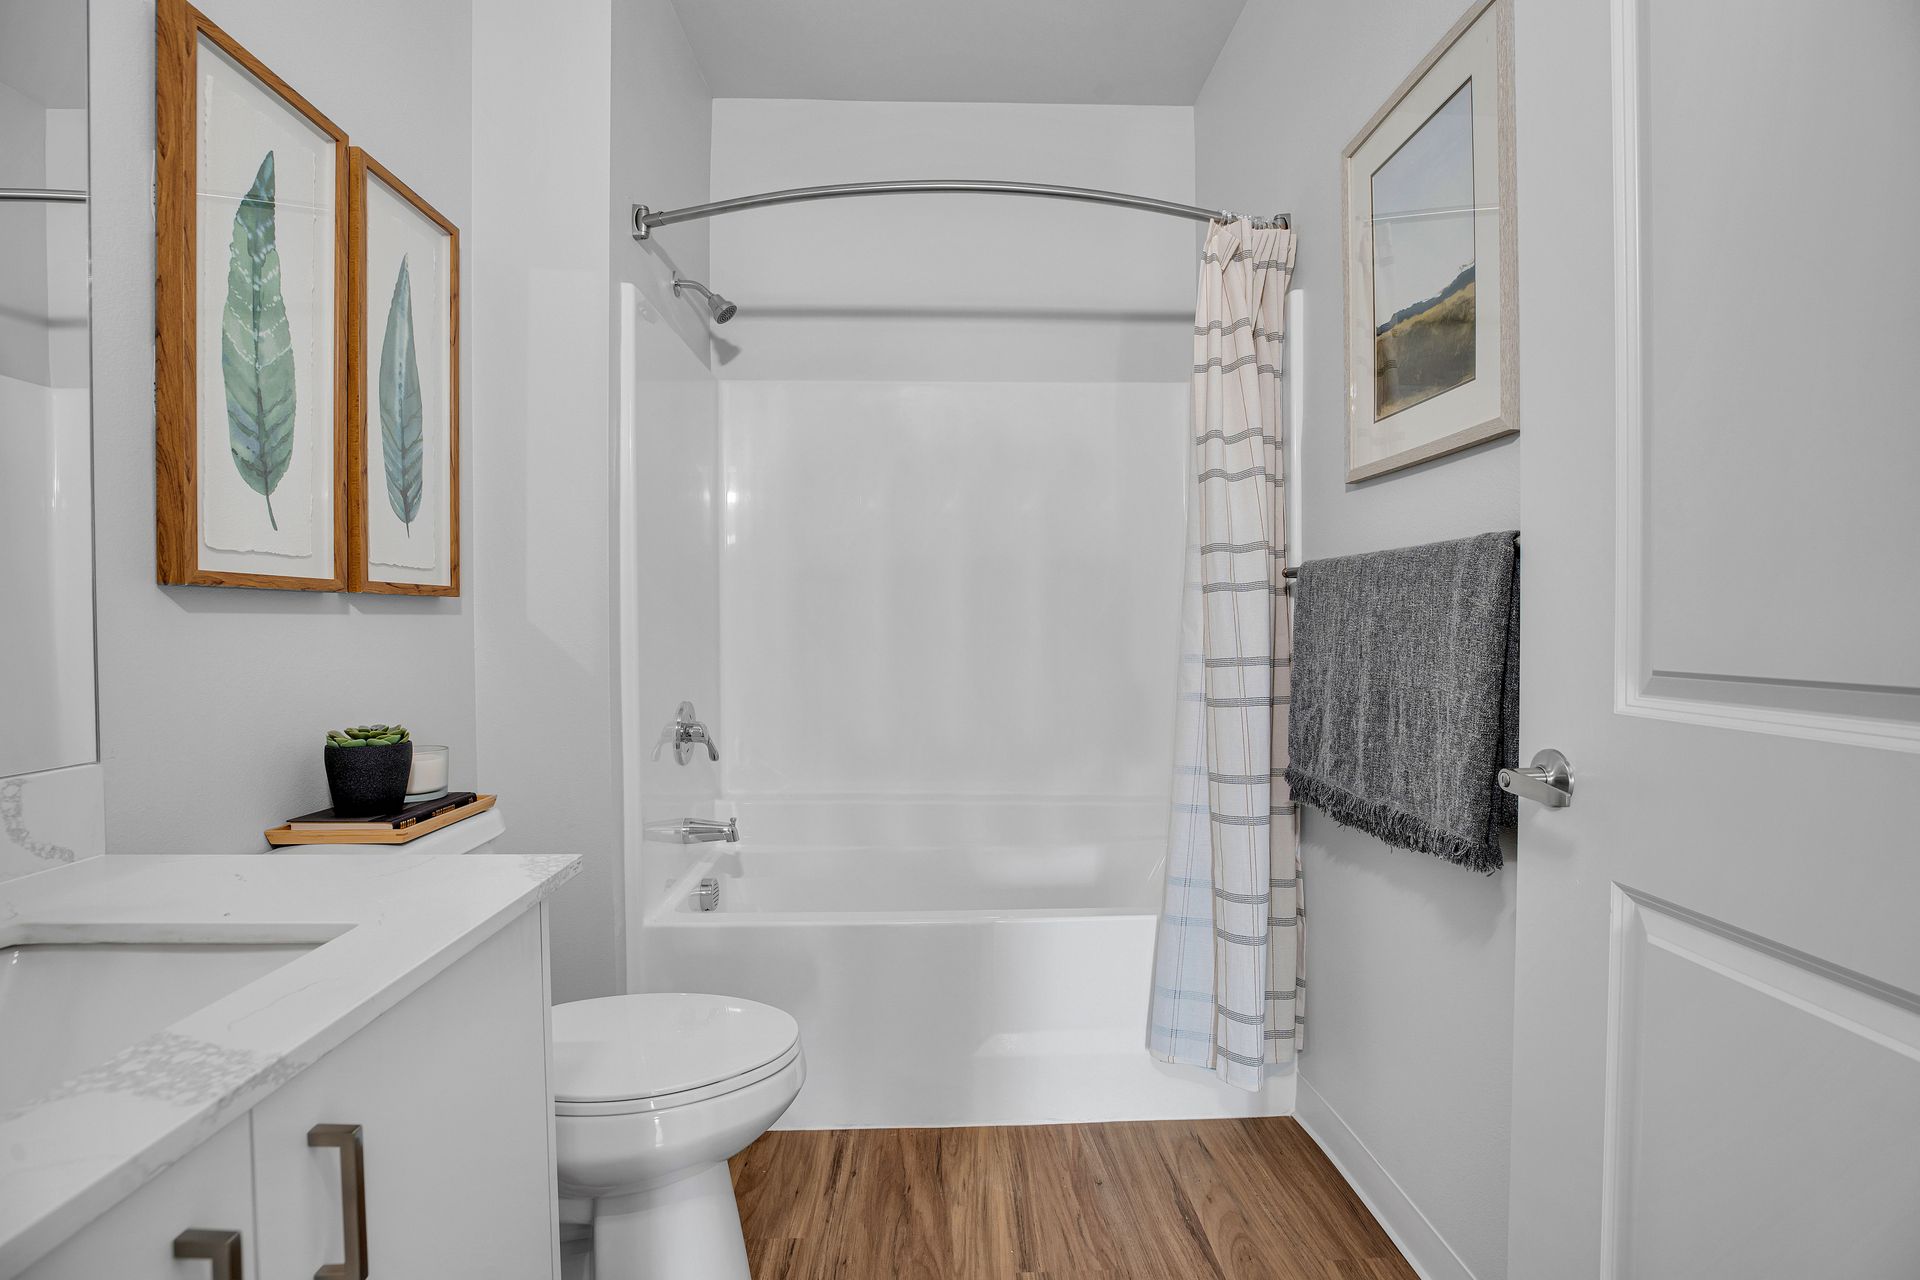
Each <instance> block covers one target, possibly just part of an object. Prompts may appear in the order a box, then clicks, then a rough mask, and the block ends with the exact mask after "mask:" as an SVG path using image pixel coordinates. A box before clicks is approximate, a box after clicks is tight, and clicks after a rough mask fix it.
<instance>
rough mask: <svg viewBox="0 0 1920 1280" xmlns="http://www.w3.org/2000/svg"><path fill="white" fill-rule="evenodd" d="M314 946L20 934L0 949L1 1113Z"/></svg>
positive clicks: (308, 944) (27, 1100)
mask: <svg viewBox="0 0 1920 1280" xmlns="http://www.w3.org/2000/svg"><path fill="white" fill-rule="evenodd" d="M318 945H320V944H319V943H315V942H296V943H257V942H247V943H222V942H207V943H105V942H102V943H59V944H39V943H29V944H26V945H22V946H17V947H4V948H0V1044H4V1045H5V1046H6V1048H5V1050H4V1052H0V1113H4V1112H7V1111H10V1110H12V1109H14V1108H16V1107H19V1106H21V1105H23V1104H25V1103H28V1102H31V1101H32V1100H33V1099H35V1098H37V1097H39V1096H41V1095H42V1094H44V1093H46V1092H47V1091H48V1090H49V1089H52V1088H53V1087H54V1086H55V1085H57V1084H59V1083H60V1082H61V1081H62V1080H65V1079H67V1078H68V1077H69V1076H72V1075H75V1074H77V1073H79V1072H81V1071H84V1070H86V1069H87V1068H88V1067H91V1066H94V1065H96V1064H98V1063H100V1062H103V1061H105V1060H106V1059H107V1058H110V1057H112V1056H113V1055H114V1054H116V1053H118V1052H119V1051H120V1050H122V1049H124V1048H126V1047H127V1046H128V1045H132V1044H136V1043H138V1042H139V1041H141V1040H144V1039H146V1038H147V1037H148V1036H150V1035H152V1034H153V1033H154V1032H156V1031H159V1030H161V1029H163V1028H165V1027H168V1026H171V1025H172V1024H173V1023H175V1022H178V1021H180V1020H181V1019H182V1018H184V1017H186V1016H188V1015H189V1014H192V1013H194V1012H197V1011H198V1010H200V1009H204V1008H205V1007H206V1006H208V1005H210V1004H212V1003H213V1002H214V1001H216V1000H218V999H220V998H221V997H223V996H227V995H231V994H232V993H233V992H235V991H238V990H239V989H240V988H241V987H244V986H246V985H247V984H248V983H250V982H253V981H255V980H256V979H258V978H261V977H263V976H265V975H266V974H269V973H272V972H273V971H274V970H275V969H278V968H279V967H280V966H282V965H284V964H287V963H289V962H291V961H293V960H295V959H297V958H299V957H300V956H303V955H305V954H306V953H307V952H309V951H311V950H313V949H314V947H316V946H318Z"/></svg>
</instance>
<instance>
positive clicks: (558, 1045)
mask: <svg viewBox="0 0 1920 1280" xmlns="http://www.w3.org/2000/svg"><path fill="white" fill-rule="evenodd" d="M799 1056H800V1025H799V1023H797V1022H795V1021H794V1020H793V1018H792V1016H791V1015H789V1014H787V1013H786V1012H784V1011H782V1010H780V1009H775V1008H773V1007H772V1006H770V1005H764V1004H759V1003H757V1002H755V1001H752V1000H740V999H735V998H733V997H729V996H713V995H697V994H692V993H687V992H674V993H647V994H639V995H626V996H606V997H602V998H600V999H597V1000H578V1001H573V1002H570V1003H567V1004H561V1005H556V1006H554V1010H553V1059H552V1061H553V1095H554V1113H555V1114H556V1115H561V1116H616V1115H631V1114H635V1113H638V1112H647V1111H661V1110H666V1109H668V1108H673V1107H683V1106H687V1105H689V1104H692V1103H695V1102H702V1101H706V1100H708V1099H711V1098H717V1097H722V1096H724V1095H726V1094H729V1093H733V1092H736V1091H738V1090H740V1089H744V1088H747V1087H748V1086H750V1085H753V1084H755V1083H757V1082H759V1081H761V1080H765V1079H767V1078H768V1077H769V1076H773V1075H776V1074H778V1073H779V1072H781V1071H783V1070H786V1069H788V1068H789V1067H791V1066H792V1065H793V1063H794V1062H795V1060H796V1059H798V1057H799Z"/></svg>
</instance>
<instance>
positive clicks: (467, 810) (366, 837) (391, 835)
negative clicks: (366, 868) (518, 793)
mask: <svg viewBox="0 0 1920 1280" xmlns="http://www.w3.org/2000/svg"><path fill="white" fill-rule="evenodd" d="M499 798H500V797H498V796H475V797H474V798H473V799H472V800H470V801H468V802H467V803H466V804H463V805H461V806H460V807H459V808H458V809H449V810H447V812H445V813H442V814H439V815H437V816H435V817H431V818H425V819H422V820H421V821H419V822H416V823H414V824H413V825H412V826H410V827H402V828H401V829H400V830H398V831H295V830H294V829H293V828H292V827H291V826H289V825H288V824H286V823H282V824H280V825H279V826H277V827H270V828H268V830H267V843H268V844H271V845H286V844H406V843H407V842H408V841H410V840H418V839H419V838H420V837H421V836H424V835H428V834H430V833H432V832H435V831H438V830H439V829H440V828H442V827H450V826H452V825H453V824H454V823H456V822H458V821H460V819H462V818H471V817H472V816H473V815H474V814H476V813H485V812H486V811H487V810H488V809H491V808H493V802H494V801H495V800H497V799H499Z"/></svg>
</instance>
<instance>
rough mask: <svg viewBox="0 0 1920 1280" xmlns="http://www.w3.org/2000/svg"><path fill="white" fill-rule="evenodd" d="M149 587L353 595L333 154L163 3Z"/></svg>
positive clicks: (317, 118)
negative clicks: (152, 576)
mask: <svg viewBox="0 0 1920 1280" xmlns="http://www.w3.org/2000/svg"><path fill="white" fill-rule="evenodd" d="M156 30H157V36H158V58H157V70H158V104H157V105H158V114H157V123H158V130H157V143H158V149H157V159H156V174H155V176H156V192H155V216H156V228H157V249H158V269H157V271H156V275H155V283H154V309H155V346H154V364H155V369H154V374H155V393H156V403H155V448H156V468H155V472H156V508H155V534H156V557H155V558H156V562H157V575H158V578H159V580H160V581H161V582H163V583H169V584H181V583H185V584H194V585H200V586H239V587H273V588H284V589H294V590H306V591H338V590H341V589H342V588H344V587H345V586H346V583H347V534H348V526H347V504H346V496H347V495H346V488H345V485H344V483H343V482H344V478H345V471H346V457H347V431H346V426H347V417H346V409H347V396H346V375H347V352H346V304H347V289H346V284H347V234H346V232H347V228H346V218H345V212H344V211H345V204H344V196H345V191H346V181H347V139H346V135H345V134H344V133H342V132H341V131H340V129H339V128H338V127H336V126H335V125H334V124H333V122H332V121H330V120H328V119H327V118H326V117H325V116H324V115H322V114H320V112H319V111H318V110H316V109H315V108H314V106H313V105H312V104H311V103H309V102H308V101H307V100H306V99H305V98H303V97H301V96H300V95H299V94H298V93H296V92H295V91H294V90H293V89H292V88H291V87H290V86H288V84H287V83H286V82H285V81H284V80H282V79H280V77H278V76H276V75H275V74H274V73H273V72H272V71H270V70H268V69H267V68H266V66H264V65H263V64H262V63H261V62H260V60H259V59H257V58H255V57H254V56H253V55H252V54H250V53H248V52H247V51H246V50H245V49H244V48H242V47H241V46H240V44H239V43H238V42H237V41H235V40H234V39H233V38H232V37H231V36H229V35H227V34H226V33H225V32H224V31H222V30H220V28H219V27H217V26H215V25H214V24H213V23H212V22H210V21H208V19H207V18H206V16H205V15H203V14H201V13H200V12H199V11H198V10H196V9H194V8H193V7H191V6H190V5H188V4H186V3H184V0H160V4H159V6H158V14H157V29H156Z"/></svg>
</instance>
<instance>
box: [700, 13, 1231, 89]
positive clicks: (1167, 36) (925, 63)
mask: <svg viewBox="0 0 1920 1280" xmlns="http://www.w3.org/2000/svg"><path fill="white" fill-rule="evenodd" d="M1245 4H1246V0H674V5H675V8H677V9H678V10H679V13H680V21H681V24H682V25H683V26H685V28H686V31H687V38H688V39H689V40H691V41H692V43H693V49H694V53H695V55H696V56H697V57H698V59H699V61H700V69H701V71H702V72H704V73H705V75H706V78H707V87H708V88H709V89H710V90H711V91H712V93H713V95H714V96H715V97H716V98H838V99H847V100H855V101H875V102H1091V103H1140V104H1172V105H1180V106H1186V105H1189V104H1191V103H1192V102H1193V100H1194V98H1195V97H1197V96H1198V95H1199V92H1200V86H1201V85H1202V84H1203V83H1205V82H1206V78H1207V72H1209V71H1210V70H1212V69H1213V61H1214V59H1215V58H1216V57H1217V56H1218V55H1219V53H1220V47H1221V46H1222V45H1223V44H1225V43H1226V39H1227V36H1228V34H1229V33H1230V32H1231V31H1232V30H1233V24H1234V20H1235V19H1236V18H1238V17H1239V16H1240V10H1241V9H1242V8H1243V7H1244V6H1245Z"/></svg>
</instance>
